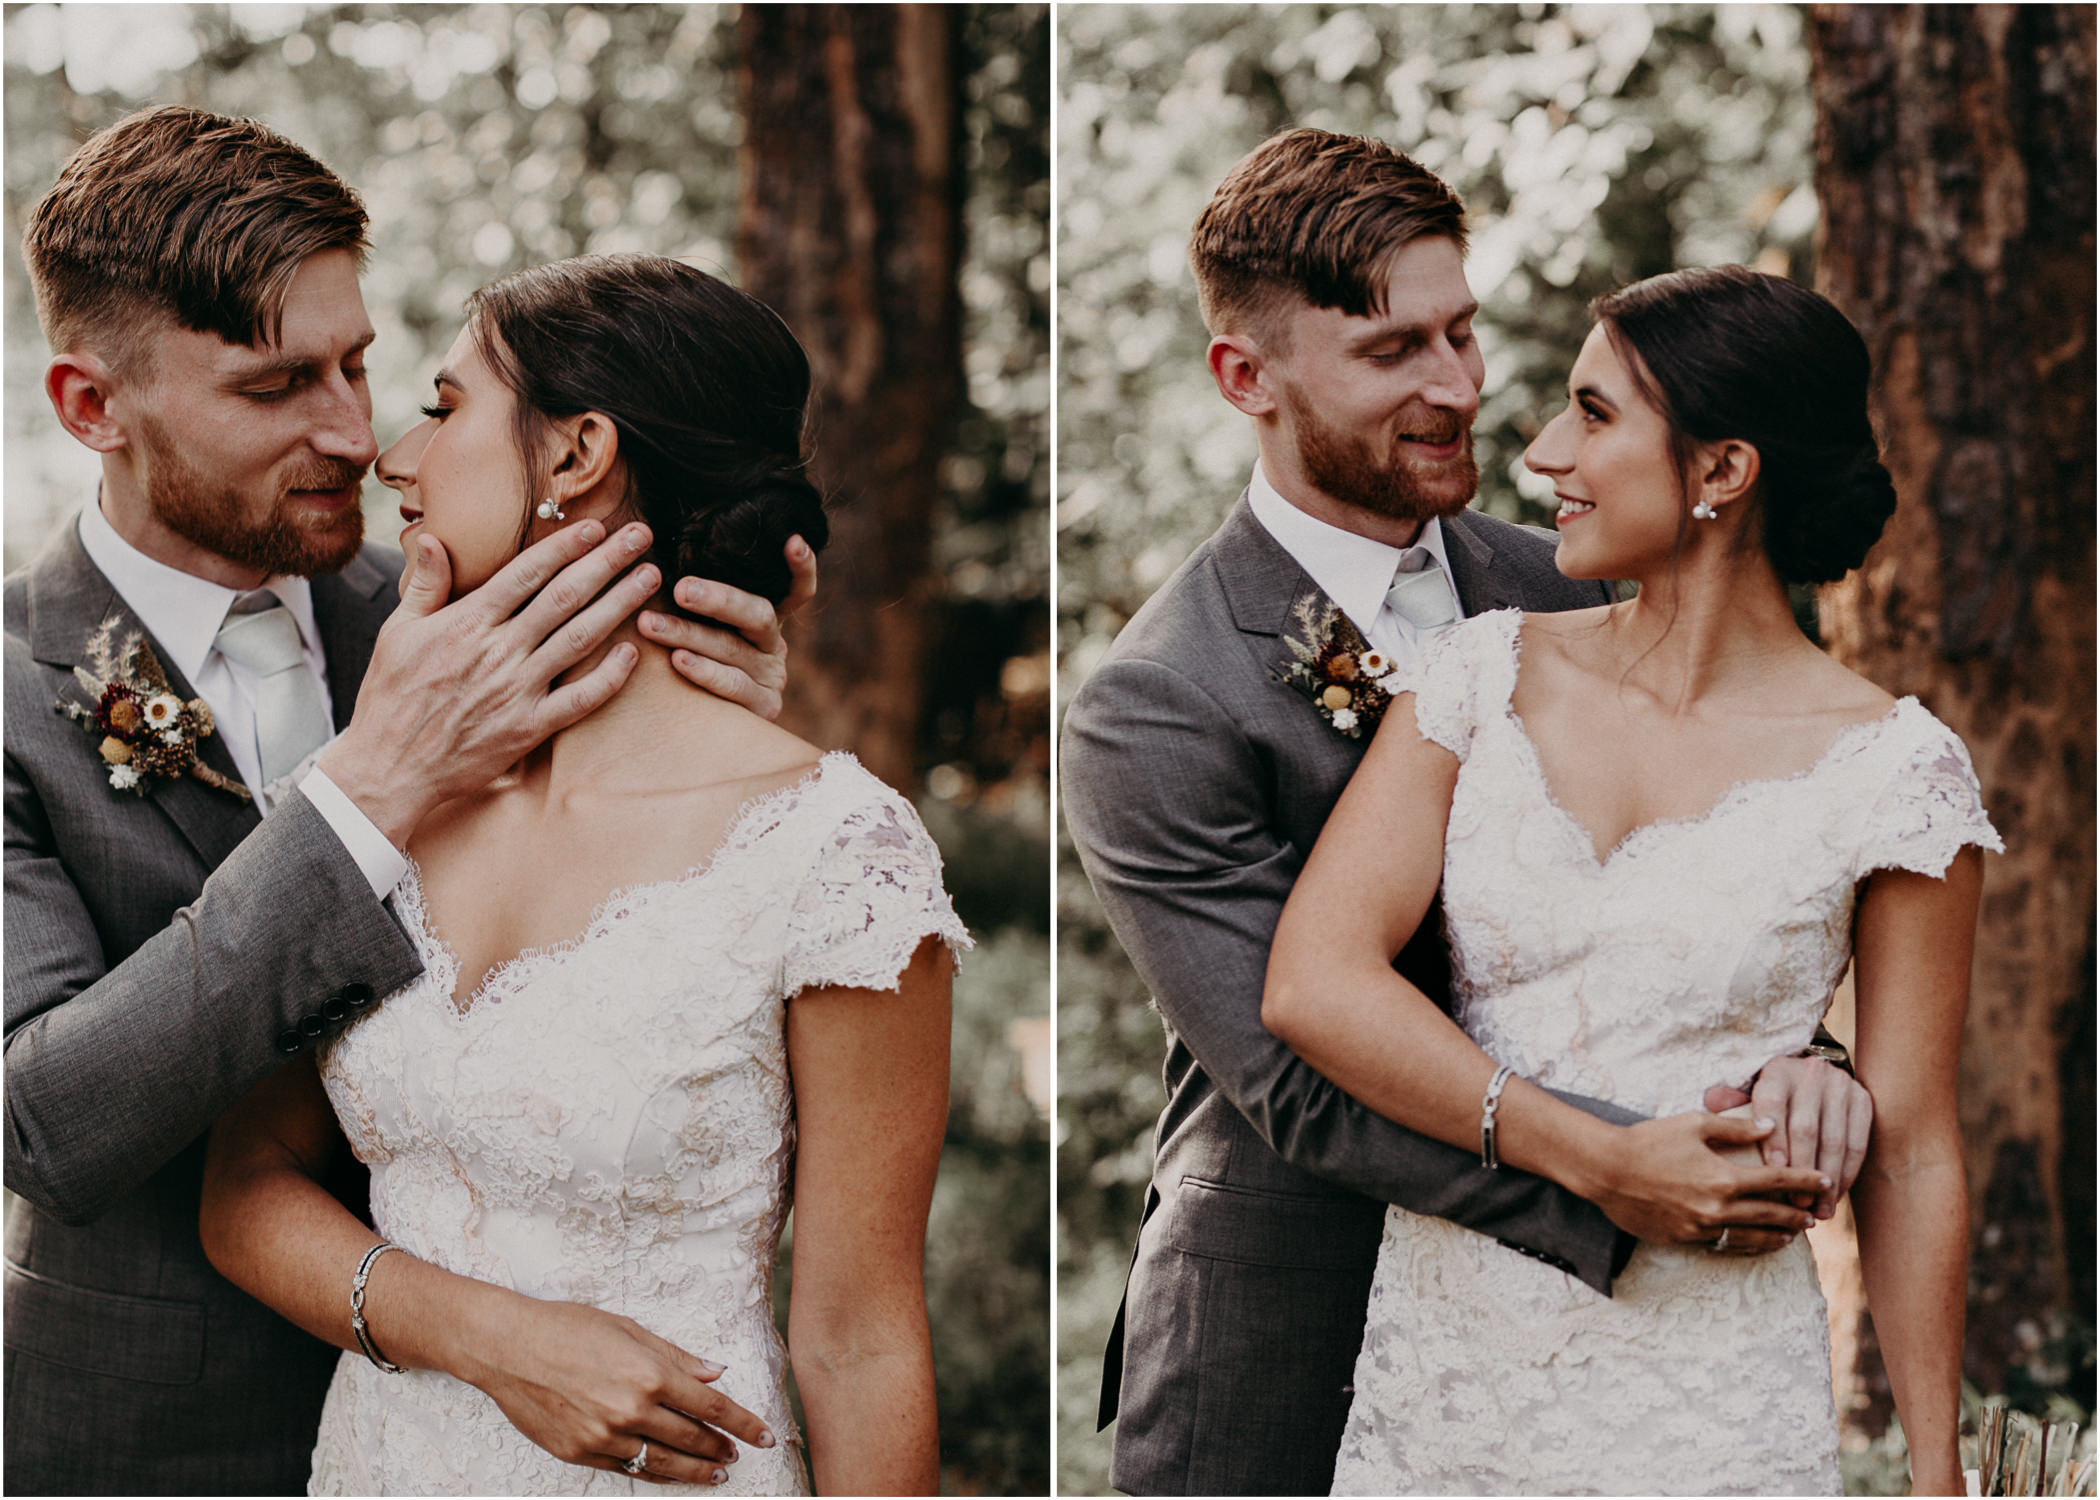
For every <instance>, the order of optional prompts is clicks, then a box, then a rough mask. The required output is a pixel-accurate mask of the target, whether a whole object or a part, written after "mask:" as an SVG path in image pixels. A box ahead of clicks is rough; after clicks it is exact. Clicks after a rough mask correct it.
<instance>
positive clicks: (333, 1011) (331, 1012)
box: [321, 995, 350, 1021]
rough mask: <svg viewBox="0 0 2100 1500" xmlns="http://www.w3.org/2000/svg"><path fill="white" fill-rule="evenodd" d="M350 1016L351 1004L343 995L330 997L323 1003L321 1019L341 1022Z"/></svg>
mask: <svg viewBox="0 0 2100 1500" xmlns="http://www.w3.org/2000/svg"><path fill="white" fill-rule="evenodd" d="M349 1014H350V1003H349V1002H348V1001H347V1000H345V999H344V998H343V997H342V996H341V995H330V996H329V997H328V998H327V999H326V1000H323V1001H322V1002H321V1019H322V1020H324V1021H340V1020H342V1019H343V1018H344V1017H346V1016H348V1015H349Z"/></svg>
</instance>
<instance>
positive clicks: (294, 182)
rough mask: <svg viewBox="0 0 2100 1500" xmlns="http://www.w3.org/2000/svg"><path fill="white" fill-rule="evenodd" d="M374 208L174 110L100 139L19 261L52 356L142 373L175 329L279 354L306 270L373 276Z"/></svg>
mask: <svg viewBox="0 0 2100 1500" xmlns="http://www.w3.org/2000/svg"><path fill="white" fill-rule="evenodd" d="M366 223H367V219H366V215H365V206H364V204H363V203H362V202H360V201H359V200H358V196H357V194H356V193H355V192H353V191H351V189H350V187H349V185H348V184H347V183H345V182H344V181H343V180H342V179H341V178H340V177H338V176H336V175H335V173H333V172H331V171H329V170H328V168H327V167H325V166H323V165H322V164H321V163H320V162H319V161H317V160H316V159H315V158H314V157H313V156H312V155H311V154H309V153H308V152H306V151H305V150H303V149H301V148H300V147H298V146H296V145H294V144H293V143H292V142H290V141H288V140H286V139H285V138H284V137H283V136H281V135H279V134H277V132H276V131H274V130H271V129H270V128H269V127H268V126H266V125H262V124H260V123H258V122H256V121H254V120H236V119H230V118H228V117H227V116H225V115H215V114H209V113H207V112H205V111H204V110H201V109H189V108H186V107H184V106H181V105H165V106H163V107H161V108H158V109H147V110H141V111H139V112H138V113H136V114H133V115H128V116H126V117H125V118H124V119H122V120H119V121H118V122H117V123H116V124H114V125H112V126H110V127H109V128H108V129H106V130H102V131H99V132H97V133H96V134H95V135H93V136H90V137H89V138H88V140H87V142H86V143H85V144H84V145H83V146H81V148H80V149H79V150H78V151H76V152H75V153H74V154H73V157H72V159H71V160H70V161H68V162H67V163H66V165H65V167H64V168H63V169H62V170H61V171H60V172H59V174H58V181H57V183H56V184H54V185H53V187H52V189H51V191H50V192H48V193H46V194H45V195H44V196H43V198H42V199H40V200H39V201H38V203H37V205H36V207H35V208H34V209H33V210H32V211H31V212H30V215H29V225H28V228H27V230H26V231H25V232H24V234H23V236H22V258H23V260H24V261H25V262H26V264H27V265H28V267H29V279H30V283H31V285H32V286H34V288H35V289H36V312H37V321H38V323H40V324H41V325H42V326H43V330H44V337H45V339H46V340H47V341H49V343H50V345H51V348H52V350H53V351H54V352H56V353H64V352H66V351H67V350H72V349H92V350H93V351H94V352H96V353H97V354H99V355H100V356H101V357H102V358H104V359H105V360H107V361H109V362H110V363H111V364H113V365H117V366H120V367H121V366H135V365H136V364H137V363H138V362H139V361H140V360H141V359H142V358H143V357H144V356H145V354H146V352H147V351H148V350H149V349H150V347H151V344H150V340H149V339H146V338H143V337H141V335H142V334H150V333H151V332H153V331H154V330H156V329H158V328H160V327H163V326H165V324H166V323H168V322H170V321H172V322H173V323H175V324H177V325H179V326H180V327H183V328H188V329H191V330H193V331H195V332H199V333H212V334H216V335H218V336H219V337H220V338H222V339H224V340H226V341H227V342H228V343H232V344H245V345H250V346H252V345H255V344H257V343H259V342H263V341H265V340H270V341H274V340H275V339H276V337H277V335H278V332H279V329H280V327H281V325H282V320H283V314H284V299H285V294H286V292H287V291H289V290H290V288H291V284H292V277H293V275H294V274H295V273H296V272H297V271H298V269H299V264H300V262H302V261H304V260H305V259H306V258H307V257H308V256H310V255H314V254H317V253H319V252H320V251H323V250H348V251H349V252H350V253H351V254H352V255H354V256H356V257H357V261H358V264H359V266H360V267H362V266H363V264H364V255H365V251H366V249H367V248H368V246H367V242H366V239H365V225H366Z"/></svg>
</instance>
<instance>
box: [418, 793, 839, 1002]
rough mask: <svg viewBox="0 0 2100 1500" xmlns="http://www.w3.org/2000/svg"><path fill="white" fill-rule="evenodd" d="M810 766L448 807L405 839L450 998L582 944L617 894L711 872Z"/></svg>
mask: <svg viewBox="0 0 2100 1500" xmlns="http://www.w3.org/2000/svg"><path fill="white" fill-rule="evenodd" d="M817 768H818V762H817V761H815V760H807V761H798V762H794V763H790V764H785V765H774V766H768V767H767V768H765V769H764V770H761V771H755V772H751V773H748V774H738V775H734V776H722V777H715V778H710V779H707V780H704V781H699V782H696V783H695V784H692V785H688V786H685V787H680V788H668V789H666V788H659V789H656V790H654V791H646V792H644V791H636V790H632V789H627V790H623V789H619V788H604V789H600V790H599V791H597V792H595V793H588V794H578V795H576V796H573V797H564V798H558V799H549V798H546V797H544V796H542V797H524V796H506V795H504V794H503V793H502V792H501V791H494V792H491V793H489V794H485V795H483V796H480V797H477V798H471V799H465V798H463V799H460V802H461V803H465V804H470V805H468V806H464V807H462V806H459V805H457V804H453V805H448V806H449V810H450V812H451V814H452V815H451V816H450V817H446V818H442V819H440V818H435V817H434V818H433V819H431V820H428V821H427V823H426V827H425V828H423V829H419V830H418V831H417V835H416V837H415V838H414V839H412V840H411V842H410V846H409V854H410V856H411V857H412V858H413V859H414V860H415V861H416V869H417V878H418V881H419V883H420V885H421V889H422V900H423V914H424V921H425V923H426V925H427V926H428V928H429V930H430V933H431V935H432V936H433V937H435V938H436V939H437V940H438V941H440V942H441V943H443V944H444V946H445V947H446V948H448V949H449V950H450V951H451V953H452V955H453V956H454V958H455V959H456V960H457V961H458V966H459V977H458V988H457V991H456V993H455V996H454V998H455V1000H456V1001H459V1002H462V1003H463V1002H464V1001H465V1000H466V999H467V998H468V997H469V996H471V995H472V994H474V993H475V992H476V991H477V990H478V989H479V988H480V986H481V985H482V983H483V982H484V981H485V980H486V978H487V976H488V975H489V974H491V973H493V972H494V971H495V970H497V969H499V968H501V967H502V966H503V965H504V964H505V963H507V962H510V961H511V960H514V959H515V958H517V957H518V956H519V955H520V954H522V953H526V952H529V951H533V950H540V949H551V948H559V947H562V946H564V945H566V944H568V943H572V942H574V941H575V940H576V939H578V938H580V937H582V936H583V935H584V934H585V933H586V932H587V931H588V930H589V929H590V927H591V925H592V923H593V920H594V918H595V917H596V916H597V915H598V913H599V911H600V908H601V907H602V906H603V905H604V903H605V901H606V899H607V898H608V897H610V896H612V895H613V894H614V893H616V892H619V891H626V890H635V889H638V888H641V887H646V886H654V885H661V884H668V883H671V882H674V881H678V880H681V879H683V878H685V877H687V876H689V875H691V874H693V873H694V872H695V871H697V870H702V869H705V868H708V867H709V866H711V865H712V864H713V862H714V860H715V858H716V857H717V856H718V855H719V854H720V853H721V851H722V848H723V846H724V844H725V842H726V841H727V840H728V839H729V838H730V837H732V836H733V835H734V834H735V832H736V825H737V824H738V822H739V821H740V820H741V819H743V818H744V817H745V815H746V814H747V812H749V811H750V809H751V808H752V807H753V806H754V805H755V804H757V803H759V802H762V801H764V800H765V799H766V798H768V797H770V796H773V795H774V794H776V793H779V792H781V791H783V790H785V789H786V788H790V787H793V786H796V785H797V784H799V783H801V782H803V781H805V780H806V779H808V778H809V777H810V776H811V775H813V774H814V773H815V772H816V770H817Z"/></svg>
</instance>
